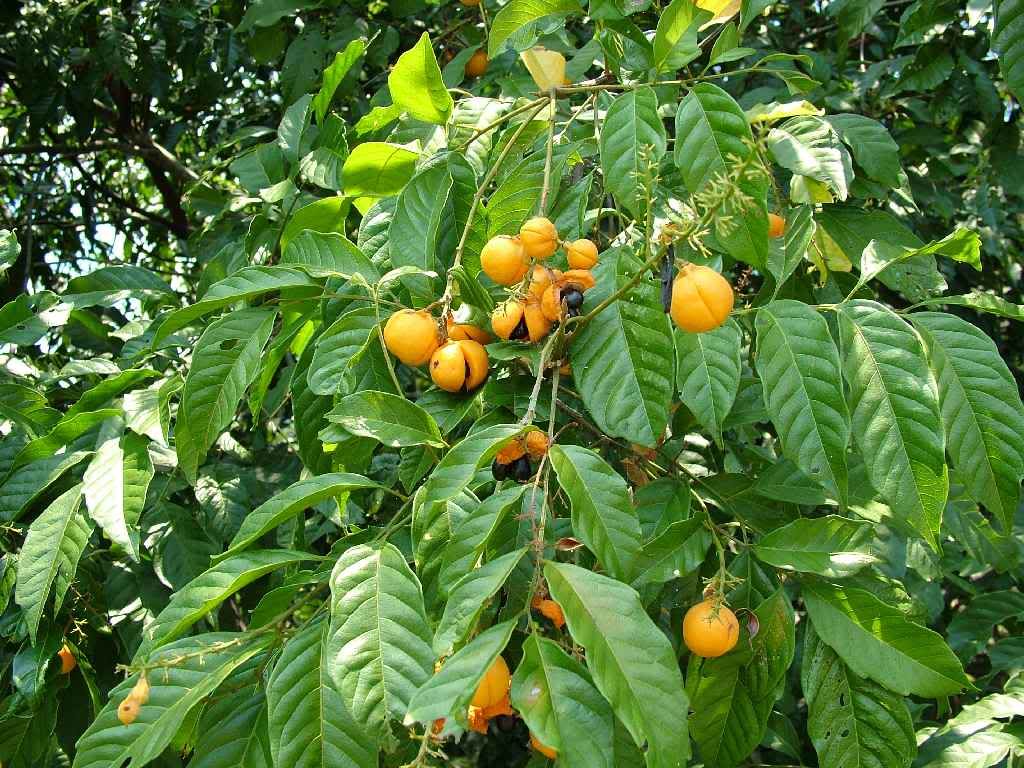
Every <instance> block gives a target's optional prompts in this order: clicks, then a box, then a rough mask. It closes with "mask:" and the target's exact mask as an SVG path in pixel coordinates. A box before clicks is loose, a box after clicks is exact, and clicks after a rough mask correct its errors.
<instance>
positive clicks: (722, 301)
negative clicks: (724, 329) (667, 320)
mask: <svg viewBox="0 0 1024 768" xmlns="http://www.w3.org/2000/svg"><path fill="white" fill-rule="evenodd" d="M733 300H734V298H733V293H732V286H731V285H729V281H728V280H726V279H725V278H724V277H722V276H721V275H720V274H718V273H717V272H715V270H713V269H711V267H703V266H698V265H697V264H687V265H686V266H685V267H683V269H682V270H681V271H680V273H679V274H678V275H676V279H675V280H674V281H673V283H672V307H671V314H672V319H673V320H674V321H675V324H676V325H678V326H679V327H680V328H682V329H683V330H684V331H690V332H691V333H703V332H704V331H711V330H714V329H715V328H717V327H718V326H720V325H721V324H722V323H724V322H725V321H726V320H727V319H728V317H729V313H730V312H732V305H733Z"/></svg>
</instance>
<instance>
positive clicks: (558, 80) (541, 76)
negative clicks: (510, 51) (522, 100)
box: [519, 45, 565, 91]
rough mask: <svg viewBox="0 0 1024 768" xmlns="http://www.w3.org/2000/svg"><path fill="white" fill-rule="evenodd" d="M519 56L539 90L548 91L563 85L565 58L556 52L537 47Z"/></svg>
mask: <svg viewBox="0 0 1024 768" xmlns="http://www.w3.org/2000/svg"><path fill="white" fill-rule="evenodd" d="M519 56H520V58H521V59H522V60H523V63H524V64H525V65H526V68H527V69H528V70H529V71H530V76H531V77H532V78H533V82H535V83H536V84H537V87H538V88H539V89H540V90H542V91H550V90H551V89H552V88H559V87H561V86H563V85H565V56H563V55H562V54H560V53H559V52H558V51H549V50H547V49H546V48H544V47H543V46H539V45H538V46H534V47H533V48H530V49H529V50H527V51H523V52H522V53H520V54H519Z"/></svg>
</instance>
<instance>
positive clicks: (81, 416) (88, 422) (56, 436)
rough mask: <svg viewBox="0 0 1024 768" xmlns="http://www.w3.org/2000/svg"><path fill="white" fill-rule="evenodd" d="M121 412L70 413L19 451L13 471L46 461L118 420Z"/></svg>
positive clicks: (105, 410)
mask: <svg viewBox="0 0 1024 768" xmlns="http://www.w3.org/2000/svg"><path fill="white" fill-rule="evenodd" d="M120 415H121V411H119V410H117V409H116V408H103V409H101V410H98V411H86V412H84V413H70V412H69V413H68V414H65V415H64V418H62V419H61V420H60V421H58V422H57V423H56V424H54V426H53V429H51V430H50V431H49V432H48V433H47V434H46V435H44V436H43V437H37V438H36V439H35V440H33V441H31V442H30V443H28V445H26V446H25V447H24V448H22V449H21V450H20V451H18V455H17V456H15V457H14V462H13V464H12V467H11V468H12V470H18V469H21V468H22V467H24V466H26V465H27V464H30V463H31V462H33V461H38V460H40V459H45V458H47V457H49V456H52V455H53V454H54V453H56V452H57V451H58V450H60V449H61V448H63V447H64V446H66V445H68V444H70V443H72V442H74V441H75V440H77V439H78V438H80V437H82V436H83V435H85V434H86V433H88V432H89V431H90V430H93V429H95V428H96V427H98V426H99V425H101V424H102V423H103V422H105V421H106V420H107V419H113V418H117V417H119V416H120Z"/></svg>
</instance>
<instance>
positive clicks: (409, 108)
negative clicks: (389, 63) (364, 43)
mask: <svg viewBox="0 0 1024 768" xmlns="http://www.w3.org/2000/svg"><path fill="white" fill-rule="evenodd" d="M492 34H493V31H492ZM388 90H390V91H391V98H392V99H394V101H395V104H396V105H397V106H399V107H401V108H402V109H404V110H405V111H406V112H408V113H409V116H410V117H412V118H415V119H416V120H422V121H424V122H426V123H437V124H438V125H444V124H445V123H447V122H448V118H449V117H451V114H452V107H453V106H454V102H453V101H452V97H451V94H450V93H448V89H447V88H446V87H445V85H444V81H443V80H442V79H441V68H440V67H438V66H437V59H436V58H435V57H434V50H433V48H432V47H431V44H430V35H429V34H428V33H426V32H424V33H423V34H422V35H421V36H420V39H419V42H417V43H416V45H414V46H413V47H412V48H410V49H409V50H408V51H406V52H405V53H403V54H402V55H401V56H399V57H398V62H397V63H396V64H395V68H394V69H392V70H391V74H389V75H388Z"/></svg>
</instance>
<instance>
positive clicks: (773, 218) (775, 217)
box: [768, 213, 786, 238]
mask: <svg viewBox="0 0 1024 768" xmlns="http://www.w3.org/2000/svg"><path fill="white" fill-rule="evenodd" d="M784 234H786V220H785V219H784V218H782V217H781V216H779V214H777V213H769V214H768V237H771V238H775V237H782V236H783V235H784Z"/></svg>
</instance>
